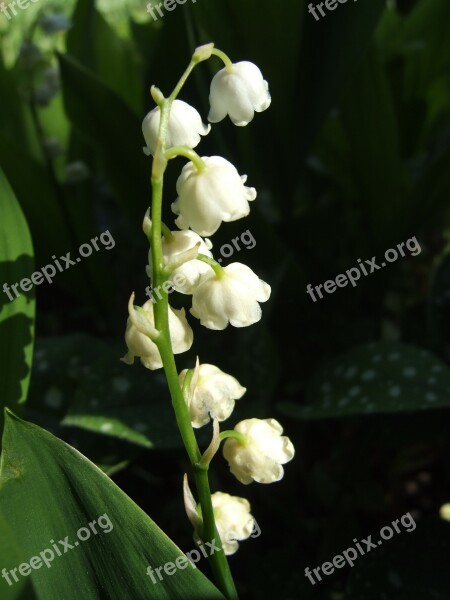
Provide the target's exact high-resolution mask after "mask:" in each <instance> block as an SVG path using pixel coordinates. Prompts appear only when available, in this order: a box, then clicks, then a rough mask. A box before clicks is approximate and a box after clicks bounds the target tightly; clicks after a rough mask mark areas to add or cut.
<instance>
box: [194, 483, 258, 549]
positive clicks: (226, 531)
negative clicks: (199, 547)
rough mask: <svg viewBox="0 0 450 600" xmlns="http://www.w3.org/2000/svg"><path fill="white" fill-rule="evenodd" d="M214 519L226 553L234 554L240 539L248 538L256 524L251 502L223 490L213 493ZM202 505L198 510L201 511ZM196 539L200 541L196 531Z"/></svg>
mask: <svg viewBox="0 0 450 600" xmlns="http://www.w3.org/2000/svg"><path fill="white" fill-rule="evenodd" d="M211 500H212V505H213V511H214V519H215V522H216V527H217V531H218V532H219V535H220V539H221V540H222V546H223V550H224V552H225V554H227V555H230V554H234V553H235V552H236V551H237V549H238V548H239V543H238V540H239V541H242V540H246V539H248V538H249V537H250V536H251V535H252V533H253V531H254V526H255V519H254V517H253V516H252V515H251V513H250V510H251V507H250V502H249V501H248V500H246V499H245V498H240V497H239V496H230V494H224V493H223V492H215V493H214V494H212V495H211ZM199 509H200V507H198V509H197V510H198V511H199V512H200V510H199ZM194 539H195V541H196V542H197V543H200V537H199V536H198V534H197V533H196V532H195V533H194Z"/></svg>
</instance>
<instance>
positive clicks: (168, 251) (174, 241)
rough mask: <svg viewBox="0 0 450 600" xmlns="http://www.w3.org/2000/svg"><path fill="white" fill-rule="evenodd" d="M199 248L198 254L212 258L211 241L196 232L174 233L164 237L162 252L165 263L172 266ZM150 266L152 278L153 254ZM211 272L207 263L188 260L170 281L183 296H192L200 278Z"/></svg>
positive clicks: (176, 270) (173, 273)
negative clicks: (192, 250) (196, 247)
mask: <svg viewBox="0 0 450 600" xmlns="http://www.w3.org/2000/svg"><path fill="white" fill-rule="evenodd" d="M196 245H197V246H198V252H199V253H201V254H204V255H205V256H209V257H212V253H211V251H210V248H212V244H211V242H210V240H208V239H203V238H201V237H200V236H199V235H198V234H196V233H195V232H194V231H188V230H186V231H172V232H171V235H170V236H169V237H164V239H163V241H162V250H163V256H164V263H165V265H166V266H170V264H171V263H174V262H176V261H177V259H179V258H182V257H183V255H184V254H187V253H188V251H189V250H191V249H193V248H194V247H195V246H196ZM149 258H150V264H149V266H148V269H147V274H148V276H149V277H151V276H152V264H151V253H150V255H149ZM210 270H211V267H209V266H208V265H207V264H206V263H204V262H202V261H201V260H197V259H196V258H194V259H192V260H188V261H187V262H185V263H183V264H182V265H180V266H179V267H177V268H176V269H174V270H173V271H172V274H171V275H170V280H171V282H172V285H173V288H174V289H175V290H176V291H177V292H180V293H181V294H192V293H193V292H194V289H195V287H196V286H197V284H198V282H199V280H200V277H201V276H202V275H203V274H204V273H207V272H209V271H210Z"/></svg>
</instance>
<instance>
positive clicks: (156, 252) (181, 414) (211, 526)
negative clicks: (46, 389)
mask: <svg viewBox="0 0 450 600" xmlns="http://www.w3.org/2000/svg"><path fill="white" fill-rule="evenodd" d="M197 62H198V61H191V63H190V65H189V67H188V69H187V70H186V72H185V73H184V75H183V77H182V78H181V79H180V81H179V82H178V84H177V87H176V88H175V90H174V91H173V92H172V94H171V95H170V97H169V99H168V100H165V101H164V102H163V103H162V106H161V121H160V128H159V136H158V144H157V148H156V152H155V156H154V159H153V165H152V192H153V198H152V214H151V218H152V231H151V243H150V245H151V250H152V264H153V272H152V276H153V277H152V279H153V281H152V283H153V286H154V287H158V286H162V284H163V283H164V282H165V280H166V279H167V274H166V273H165V272H164V264H163V251H162V230H163V227H162V200H163V183H164V172H165V170H166V168H167V160H168V159H167V158H166V156H165V152H166V148H165V145H166V135H167V128H168V124H169V117H170V108H171V104H172V102H173V100H174V99H175V98H176V96H177V94H178V92H179V91H180V89H181V87H182V86H183V84H184V82H185V81H186V79H187V77H188V76H189V74H190V72H191V71H192V69H193V68H194V66H195V65H196V64H197ZM160 290H162V291H161V297H160V298H158V300H157V301H156V304H155V305H154V316H155V327H156V328H157V329H158V331H160V336H159V337H158V339H157V340H156V344H157V345H158V349H159V352H160V355H161V360H162V363H163V366H164V372H165V374H166V378H167V383H168V386H169V390H170V395H171V398H172V405H173V408H174V412H175V417H176V421H177V424H178V428H179V430H180V434H181V437H182V440H183V444H184V446H185V448H186V452H187V454H188V456H189V461H190V463H191V466H192V468H193V472H194V478H195V483H196V488H197V494H198V497H199V500H200V505H201V509H202V516H203V534H202V540H203V541H204V542H214V543H215V546H216V547H217V548H219V550H218V551H215V552H214V553H213V554H211V555H210V556H209V562H210V565H211V569H212V571H213V574H214V577H215V580H216V582H217V585H218V586H219V588H220V590H221V591H222V593H223V594H224V596H225V597H226V598H227V599H228V600H237V598H238V596H237V592H236V588H235V585H234V581H233V577H232V575H231V571H230V568H229V565H228V561H227V559H226V556H225V553H224V551H223V547H222V542H221V540H220V536H219V534H218V532H217V529H216V525H215V519H214V510H213V506H212V500H211V491H210V487H209V480H208V470H207V468H205V467H203V466H201V465H200V460H201V453H200V450H199V447H198V444H197V439H196V437H195V433H194V430H193V428H192V424H191V419H190V414H189V408H188V406H187V404H186V401H185V399H184V396H183V391H182V389H181V386H180V383H179V379H178V370H177V367H176V363H175V357H174V354H173V350H172V343H171V340H170V329H169V301H168V294H167V293H166V292H164V288H161V287H160ZM213 547H214V546H213Z"/></svg>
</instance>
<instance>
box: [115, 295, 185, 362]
mask: <svg viewBox="0 0 450 600" xmlns="http://www.w3.org/2000/svg"><path fill="white" fill-rule="evenodd" d="M139 318H140V319H145V320H146V321H147V329H148V330H149V331H151V330H152V329H154V327H155V318H154V313H153V303H152V301H151V300H148V301H147V302H146V303H145V304H144V305H143V306H142V310H141V311H140V313H139ZM138 328H139V329H138ZM169 330H170V340H171V342H172V348H173V352H174V354H180V353H181V352H186V351H187V350H189V348H190V347H191V346H192V342H193V339H194V336H193V333H192V329H191V328H190V326H189V323H188V322H187V320H186V316H185V312H184V309H181V310H176V309H174V308H172V307H170V306H169ZM142 331H144V327H143V326H142V325H140V324H139V323H138V322H136V320H135V319H133V318H132V316H130V317H129V318H128V321H127V328H126V331H125V342H126V344H127V347H128V352H127V354H126V355H125V356H124V357H123V358H122V361H123V362H125V363H126V364H128V365H131V364H133V362H134V359H135V358H140V359H141V363H142V364H143V365H144V367H146V368H147V369H151V370H152V371H153V370H155V369H160V368H161V367H162V366H163V364H162V360H161V355H160V353H159V350H158V347H157V345H156V344H155V342H153V341H152V340H151V339H150V338H149V337H148V335H145V334H144V333H141V332H142Z"/></svg>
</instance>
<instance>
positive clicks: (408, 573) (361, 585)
mask: <svg viewBox="0 0 450 600" xmlns="http://www.w3.org/2000/svg"><path fill="white" fill-rule="evenodd" d="M402 516H403V515H402ZM400 519H401V517H400ZM405 522H406V523H407V525H406V527H408V529H412V527H411V526H410V523H411V521H410V520H409V518H408V519H405ZM398 526H399V529H400V533H395V530H394V529H393V527H392V525H390V527H391V530H392V531H394V537H393V538H392V539H391V540H389V541H387V540H386V541H382V546H381V547H380V548H376V549H373V550H370V553H369V554H366V555H365V556H360V557H358V559H357V562H356V563H355V566H354V567H353V569H352V571H351V575H350V580H349V583H348V587H347V589H346V592H345V595H344V600H361V598H364V600H380V598H383V599H385V600H423V598H429V599H430V600H431V599H433V600H447V598H448V590H449V588H450V571H449V569H448V567H447V563H448V554H449V551H450V524H449V523H446V522H445V521H439V520H437V519H428V520H421V521H419V522H418V523H417V526H416V527H417V529H416V530H412V531H409V532H408V531H406V528H404V527H403V526H402V525H401V524H399V525H398ZM385 535H388V533H387V531H386V533H385ZM373 539H374V541H375V542H377V541H378V540H380V537H379V536H373ZM380 541H381V540H380ZM350 545H352V543H351V542H350Z"/></svg>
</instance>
